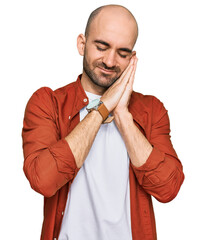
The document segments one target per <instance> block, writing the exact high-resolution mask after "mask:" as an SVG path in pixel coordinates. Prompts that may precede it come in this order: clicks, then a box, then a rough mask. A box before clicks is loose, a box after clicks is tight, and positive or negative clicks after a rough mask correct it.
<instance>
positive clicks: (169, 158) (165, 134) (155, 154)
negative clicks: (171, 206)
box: [131, 98, 184, 202]
mask: <svg viewBox="0 0 206 240" xmlns="http://www.w3.org/2000/svg"><path fill="white" fill-rule="evenodd" d="M151 122H152V126H151V134H150V138H149V139H148V140H149V142H150V143H151V145H152V146H153V150H152V152H151V154H150V156H149V157H148V159H147V161H146V163H145V164H143V165H142V166H140V167H135V166H134V165H133V164H132V163H131V165H132V168H133V171H134V173H135V175H136V177H137V179H138V182H139V184H140V185H141V186H142V187H143V188H144V190H145V191H146V192H147V193H149V194H150V195H152V196H153V197H155V198H156V199H157V200H158V201H160V202H169V201H171V200H172V199H174V198H175V196H176V195H177V193H178V191H179V189H180V187H181V185H182V182H183V180H184V174H183V168H182V164H181V162H180V160H179V159H178V156H177V154H176V152H175V150H174V148H173V145H172V143H171V139H170V124H169V117H168V113H167V111H166V109H165V108H164V106H163V104H162V103H161V102H160V101H159V100H158V99H156V98H153V111H152V120H151Z"/></svg>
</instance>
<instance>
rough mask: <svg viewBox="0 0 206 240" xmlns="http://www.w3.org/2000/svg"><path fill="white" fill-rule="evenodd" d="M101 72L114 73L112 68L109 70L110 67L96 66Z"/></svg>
mask: <svg viewBox="0 0 206 240" xmlns="http://www.w3.org/2000/svg"><path fill="white" fill-rule="evenodd" d="M98 68H99V69H100V70H101V72H103V73H105V74H112V73H115V71H114V70H111V69H105V68H101V67H98Z"/></svg>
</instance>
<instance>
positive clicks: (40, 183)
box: [22, 5, 184, 240]
mask: <svg viewBox="0 0 206 240" xmlns="http://www.w3.org/2000/svg"><path fill="white" fill-rule="evenodd" d="M137 35H138V27H137V23H136V20H135V18H134V17H133V15H132V14H131V13H130V12H129V11H128V10H127V9H126V8H124V7H122V6H118V5H107V6H103V7H100V8H98V9H96V10H95V11H94V12H93V13H92V14H91V15H90V18H89V20H88V23H87V27H86V31H85V35H83V34H80V35H79V36H78V39H77V47H78V51H79V53H80V55H82V56H84V58H83V73H82V75H80V76H79V77H78V79H77V81H76V82H73V83H71V84H69V85H67V86H65V87H63V88H60V89H57V90H55V91H52V90H51V89H49V88H45V87H44V88H41V89H39V90H38V91H36V92H35V93H34V94H33V96H32V97H31V99H30V100H29V102H28V104H27V107H26V111H25V118H24V126H23V133H22V136H23V148H24V157H25V162H24V171H25V174H26V176H27V178H28V180H29V182H30V184H31V187H32V188H33V189H34V190H36V191H37V192H39V193H41V194H42V195H44V197H45V200H44V222H43V227H42V234H41V239H46V240H50V239H59V240H65V239H69V240H82V239H84V240H107V239H108V240H116V239H118V240H129V239H133V240H151V239H157V237H156V229H155V219H154V213H153V207H152V200H151V196H153V197H155V198H156V199H157V200H159V201H161V202H168V201H171V200H172V199H173V198H174V197H175V196H176V195H177V193H178V191H179V189H180V186H181V184H182V182H183V179H184V175H183V172H182V165H181V163H180V161H179V160H178V158H177V155H176V153H175V151H174V149H173V147H172V144H171V141H170V135H169V132H170V129H169V119H168V115H167V111H166V110H165V108H164V106H163V104H162V103H161V102H160V101H159V100H158V99H156V98H155V97H152V96H144V95H142V94H140V93H136V92H134V91H133V90H132V89H133V82H134V76H135V70H136V64H137V58H136V53H135V51H134V50H133V47H134V45H135V42H136V39H137Z"/></svg>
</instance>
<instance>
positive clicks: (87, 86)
mask: <svg viewBox="0 0 206 240" xmlns="http://www.w3.org/2000/svg"><path fill="white" fill-rule="evenodd" d="M81 84H82V87H83V89H84V91H87V92H90V93H93V94H96V95H103V93H104V92H105V91H106V90H107V89H106V88H103V87H100V86H97V85H96V84H94V83H93V82H92V81H91V79H90V78H89V77H88V75H87V74H86V73H85V72H84V71H83V73H82V77H81Z"/></svg>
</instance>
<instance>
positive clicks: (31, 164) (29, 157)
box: [22, 87, 79, 197]
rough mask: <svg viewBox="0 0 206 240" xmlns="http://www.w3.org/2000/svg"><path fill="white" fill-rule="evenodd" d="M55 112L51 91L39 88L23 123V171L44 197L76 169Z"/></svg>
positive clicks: (69, 179)
mask: <svg viewBox="0 0 206 240" xmlns="http://www.w3.org/2000/svg"><path fill="white" fill-rule="evenodd" d="M57 109H58V108H57V103H56V100H55V97H54V93H53V91H52V90H51V89H49V88H45V87H44V88H41V89H39V90H37V91H36V92H35V93H34V94H33V95H32V97H31V98H30V100H29V102H28V103H27V106H26V110H25V116H24V122H23V130H22V138H23V151H24V167H23V169H24V172H25V175H26V177H27V178H28V180H29V182H30V185H31V187H32V188H33V189H34V190H35V191H37V192H39V193H41V194H42V195H44V196H45V197H51V196H53V195H54V194H55V193H56V192H57V190H59V189H60V188H61V187H62V186H63V185H65V184H66V183H67V182H69V181H72V180H73V179H74V177H75V176H76V174H77V172H78V170H79V169H78V168H77V166H76V162H75V159H74V156H73V154H72V151H71V149H70V147H69V145H68V143H67V142H66V140H65V139H63V138H62V139H61V137H60V133H59V132H60V131H59V126H58V114H57Z"/></svg>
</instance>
